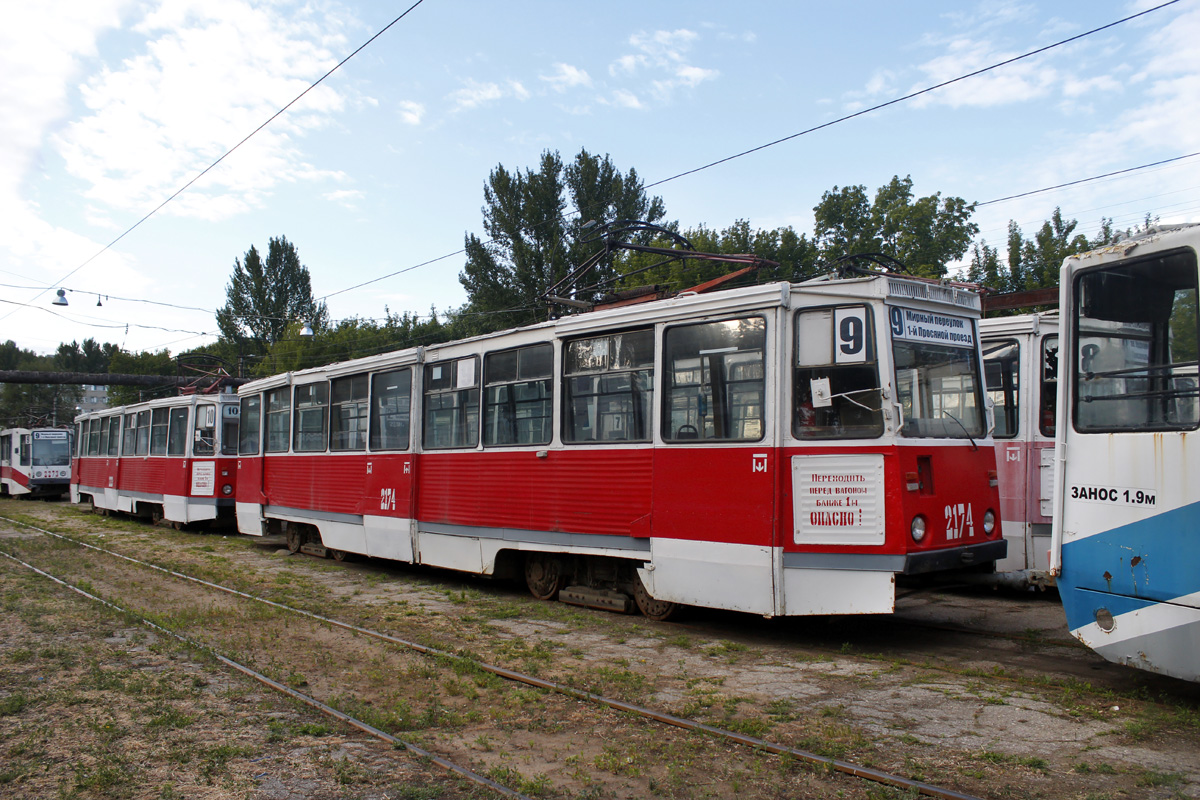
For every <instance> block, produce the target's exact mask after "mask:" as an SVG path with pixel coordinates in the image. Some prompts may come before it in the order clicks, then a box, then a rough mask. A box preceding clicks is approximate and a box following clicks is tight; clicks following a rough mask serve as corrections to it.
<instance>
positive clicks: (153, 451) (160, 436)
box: [150, 408, 171, 456]
mask: <svg viewBox="0 0 1200 800" xmlns="http://www.w3.org/2000/svg"><path fill="white" fill-rule="evenodd" d="M170 411H171V410H170V409H169V408H156V409H154V411H153V412H152V413H151V415H150V455H152V456H165V455H166V454H167V429H168V426H169V425H170V421H171V418H170Z"/></svg>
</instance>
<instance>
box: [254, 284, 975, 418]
mask: <svg viewBox="0 0 1200 800" xmlns="http://www.w3.org/2000/svg"><path fill="white" fill-rule="evenodd" d="M808 298H812V299H814V300H816V301H817V302H815V303H806V302H804V301H805V300H806V299H808ZM871 299H876V300H882V301H891V302H896V303H902V304H904V305H910V306H917V307H926V308H939V309H942V310H945V309H946V308H947V307H952V308H956V309H958V310H959V311H960V312H965V313H967V314H968V315H973V316H978V315H979V312H980V307H981V304H980V300H979V294H978V292H977V291H975V290H974V288H973V287H970V286H968V285H966V284H961V283H952V282H948V281H939V280H934V279H929V278H920V277H916V276H911V275H896V274H890V273H880V274H877V275H863V276H858V277H851V278H842V277H838V276H837V275H834V274H828V275H821V276H818V277H815V278H811V279H809V280H806V281H802V282H799V283H789V282H786V281H779V282H777V283H766V284H759V285H754V286H744V287H739V288H735V289H725V290H722V291H716V292H710V293H704V294H697V293H694V292H682V293H680V294H678V295H675V296H674V297H669V298H665V299H661V300H652V301H648V302H645V303H636V304H632V305H626V306H619V307H616V308H609V309H603V310H598V311H592V312H588V313H585V314H572V315H570V316H566V317H562V318H560V319H556V320H548V321H546V322H540V323H536V324H534V325H527V326H524V327H520V328H509V329H506V330H502V331H496V332H494V333H487V334H482V335H480V336H473V337H470V338H468V339H459V340H456V341H453V342H444V343H442V344H437V345H429V346H427V347H412V348H406V349H404V350H394V351H392V352H389V353H381V354H378V355H373V356H366V357H363V358H357V359H353V360H350V361H339V362H336V363H333V364H326V365H324V366H320V367H312V368H310V369H305V370H298V371H295V372H285V373H280V374H278V375H271V376H269V377H266V378H260V379H258V380H255V381H250V382H248V383H245V384H243V385H242V386H241V387H239V390H238V392H239V394H253V393H256V392H261V391H265V390H270V389H275V388H278V387H281V386H287V385H289V384H291V385H297V384H304V383H311V382H314V381H318V380H324V379H329V378H336V377H341V376H345V375H352V374H357V373H361V372H375V371H379V370H382V369H389V368H397V367H402V366H406V365H410V364H417V363H422V362H423V361H426V360H429V361H432V360H435V359H436V358H437V356H438V354H439V353H440V351H442V350H447V349H451V348H453V349H458V348H459V347H460V346H466V347H470V346H471V345H476V344H478V343H480V342H486V341H491V340H497V339H503V340H505V346H506V347H509V346H511V347H519V346H521V345H523V344H533V343H536V342H538V341H545V340H546V333H547V331H550V332H552V333H553V334H556V335H559V336H577V335H582V334H586V333H589V332H593V331H601V330H615V329H621V328H628V327H634V326H644V325H652V324H655V323H660V322H674V321H677V320H684V319H697V318H703V317H709V316H712V315H716V314H736V313H741V312H744V311H751V310H756V309H765V308H775V307H780V306H782V307H793V308H799V307H802V306H804V305H825V304H828V303H830V302H836V301H854V300H871Z"/></svg>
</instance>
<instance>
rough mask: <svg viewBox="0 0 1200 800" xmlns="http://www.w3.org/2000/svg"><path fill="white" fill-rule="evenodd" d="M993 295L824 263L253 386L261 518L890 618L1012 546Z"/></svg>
mask: <svg viewBox="0 0 1200 800" xmlns="http://www.w3.org/2000/svg"><path fill="white" fill-rule="evenodd" d="M979 308H980V303H979V298H978V296H977V295H976V294H975V293H973V292H971V291H968V290H966V289H964V288H960V287H957V286H951V285H946V284H942V283H937V282H933V281H925V280H921V279H916V278H910V277H903V276H897V275H890V274H872V275H869V276H864V277H857V278H844V279H838V278H833V277H826V278H819V279H815V280H812V281H807V282H805V283H802V284H787V283H777V284H770V285H763V286H754V287H749V288H744V289H735V290H728V291H723V292H716V293H712V294H706V295H695V294H691V295H686V294H685V295H681V296H678V297H675V298H672V299H668V300H658V301H654V302H649V303H645V304H642V305H634V306H627V307H621V308H614V309H609V310H604V311H595V312H592V313H588V314H580V315H576V316H571V317H567V318H564V319H560V320H556V321H551V322H547V323H543V324H540V325H536V326H531V327H528V328H522V329H517V330H511V331H506V332H502V333H497V334H492V335H487V336H481V337H478V338H474V339H468V340H463V341H457V342H452V343H448V344H443V345H437V346H433V347H428V348H415V349H410V350H404V351H398V352H395V353H388V354H384V355H379V356H373V357H370V358H365V359H360V360H356V361H349V362H344V363H340V364H333V365H330V366H326V367H321V368H319V369H312V370H306V371H303V372H295V373H289V374H286V375H277V376H274V377H271V378H266V379H263V380H259V381H255V382H252V383H248V384H245V385H243V386H242V387H241V388H240V389H239V392H238V393H239V395H240V397H241V420H242V424H241V444H240V448H239V455H238V480H237V520H238V527H239V530H240V531H241V532H243V533H250V534H261V533H264V532H267V531H272V532H277V531H283V532H286V533H287V535H288V544H289V547H291V549H293V551H295V550H300V549H304V550H307V551H311V552H315V553H323V552H326V550H328V551H332V553H333V554H334V555H335V556H342V555H344V554H346V553H357V554H364V555H368V556H378V557H384V558H390V559H398V560H401V561H408V562H413V563H420V564H428V565H433V566H438V567H447V568H451V569H456V570H463V571H467V572H473V573H481V574H488V575H504V574H508V575H516V574H520V573H521V572H522V571H523V573H524V575H525V578H526V581H527V583H528V584H529V587H530V589H531V591H532V592H533V593H534V594H535V595H537V596H539V597H543V598H551V597H555V596H559V597H560V598H561V599H563V600H565V601H568V602H575V603H580V604H583V605H591V606H595V607H604V608H616V609H621V610H629V609H630V608H631V607H632V604H633V602H636V604H637V605H638V606H639V607H640V608H641V610H642V611H643V612H644V613H646V614H647V615H648V616H651V617H655V618H665V617H667V616H669V615H670V614H671V613H672V612H673V611H674V610H675V609H676V608H677V606H678V604H689V605H697V606H707V607H712V608H724V609H734V610H740V611H748V612H753V613H759V614H764V615H783V614H788V615H799V614H848V613H886V612H890V611H892V610H893V604H894V598H895V579H896V576H897V575H900V574H921V573H931V572H937V571H944V570H951V569H958V568H962V567H973V568H987V567H988V566H989V565H990V564H991V563H992V562H994V561H996V560H997V559H999V558H1002V557H1003V556H1004V553H1005V543H1004V540H1003V538H1002V537H1001V535H1000V525H999V517H998V512H999V508H1000V497H999V494H998V491H997V488H996V483H997V481H996V472H995V469H996V465H995V451H994V449H993V447H992V440H991V437H990V430H989V427H990V425H989V419H988V414H987V412H986V411H985V405H984V387H983V380H982V367H981V363H982V362H981V356H980V349H979V340H978V335H977V320H978V318H979ZM631 598H632V601H631Z"/></svg>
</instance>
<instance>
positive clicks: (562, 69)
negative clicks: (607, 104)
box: [538, 63, 592, 92]
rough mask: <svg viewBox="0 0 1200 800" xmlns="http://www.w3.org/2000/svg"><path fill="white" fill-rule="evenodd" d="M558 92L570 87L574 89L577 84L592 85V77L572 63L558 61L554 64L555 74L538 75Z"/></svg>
mask: <svg viewBox="0 0 1200 800" xmlns="http://www.w3.org/2000/svg"><path fill="white" fill-rule="evenodd" d="M538 77H540V78H541V79H542V80H544V81H545V82H546V83H548V84H550V87H551V88H552V89H554V91H556V92H565V91H567V90H568V89H573V88H575V87H576V86H591V85H592V78H591V76H590V75H588V74H587V72H586V71H584V70H582V69H579V68H578V67H573V66H571V65H570V64H562V63H558V64H555V65H554V74H552V75H540V76H538Z"/></svg>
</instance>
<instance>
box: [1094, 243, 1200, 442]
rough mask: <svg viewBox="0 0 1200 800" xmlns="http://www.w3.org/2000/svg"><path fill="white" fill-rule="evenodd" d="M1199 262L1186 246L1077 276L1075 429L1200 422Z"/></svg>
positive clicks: (1179, 426)
mask: <svg viewBox="0 0 1200 800" xmlns="http://www.w3.org/2000/svg"><path fill="white" fill-rule="evenodd" d="M1196 267H1197V264H1196V255H1195V252H1194V251H1193V250H1191V249H1181V250H1176V251H1169V252H1166V253H1159V254H1155V255H1153V256H1150V257H1147V258H1144V259H1141V260H1139V261H1134V262H1132V263H1128V262H1127V263H1125V264H1122V265H1119V266H1115V267H1109V268H1105V269H1097V270H1089V271H1087V272H1081V273H1080V274H1079V276H1077V277H1076V279H1075V280H1076V285H1075V297H1076V298H1077V301H1076V302H1077V307H1076V308H1075V309H1074V310H1073V311H1074V314H1075V318H1074V320H1073V322H1074V324H1075V325H1076V336H1075V342H1076V350H1075V352H1074V353H1072V354H1071V357H1072V361H1073V367H1074V369H1075V383H1074V387H1075V392H1074V395H1075V396H1074V397H1073V398H1072V401H1073V404H1074V409H1073V415H1074V421H1075V427H1076V429H1077V430H1079V431H1084V432H1105V431H1166V430H1195V429H1196V428H1197V427H1198V426H1200V375H1198V374H1197V353H1198V349H1200V324H1198V322H1197V281H1196Z"/></svg>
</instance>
